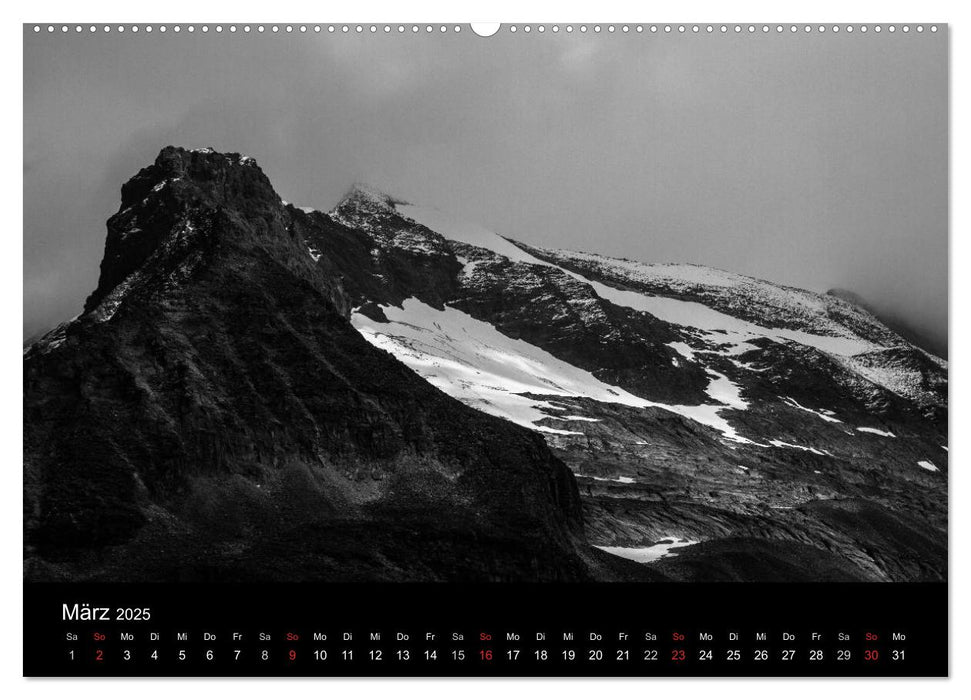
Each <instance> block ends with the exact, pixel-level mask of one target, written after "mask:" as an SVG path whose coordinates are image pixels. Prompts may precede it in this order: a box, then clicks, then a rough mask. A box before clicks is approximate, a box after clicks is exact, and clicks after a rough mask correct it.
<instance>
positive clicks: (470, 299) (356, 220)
mask: <svg viewBox="0 0 971 700" xmlns="http://www.w3.org/2000/svg"><path fill="white" fill-rule="evenodd" d="M946 397H947V368H946V363H944V362H943V361H942V360H940V359H939V358H936V357H934V356H933V355H930V354H928V353H926V352H924V351H922V350H920V349H919V348H917V347H915V346H914V345H912V344H911V343H909V342H908V341H906V340H904V339H903V338H902V337H900V336H899V335H898V334H897V333H895V332H894V331H892V330H891V329H889V328H887V327H886V326H885V325H883V324H882V323H881V322H880V321H879V320H877V319H876V318H875V317H874V316H872V315H871V314H870V313H868V312H867V311H865V310H863V309H861V308H859V307H857V306H855V305H853V304H851V303H848V302H846V301H843V300H841V299H837V298H835V297H833V296H826V295H817V294H813V293H810V292H804V291H802V290H796V289H792V288H788V287H782V286H779V285H774V284H771V283H768V282H764V281H761V280H754V279H751V278H747V277H742V276H740V275H734V274H732V273H727V272H723V271H720V270H713V269H710V268H701V267H697V266H689V265H647V264H642V263H636V262H632V261H626V260H614V259H609V258H603V257H600V256H596V255H588V254H581V253H570V252H564V251H556V250H540V249H536V248H531V247H529V246H527V245H524V244H520V243H516V242H514V241H510V240H507V239H504V238H502V237H500V236H497V235H496V234H494V233H492V232H490V231H487V230H484V229H482V228H480V227H477V226H474V225H470V224H466V223H463V222H456V221H453V220H451V219H449V217H447V216H446V215H444V214H442V213H441V212H438V211H436V210H433V209H427V208H423V207H419V206H415V205H411V204H407V203H405V202H401V201H397V200H395V199H394V198H392V197H389V196H387V195H384V194H382V193H380V192H375V191H372V190H369V189H367V188H364V187H356V188H354V189H353V190H352V191H351V192H350V193H349V194H348V196H347V197H346V198H345V199H344V200H343V201H342V202H341V203H340V204H339V205H338V206H337V207H336V208H335V209H334V210H333V211H332V212H330V213H324V212H319V211H315V210H312V209H299V208H296V207H293V206H291V205H287V204H285V203H283V202H281V201H280V199H279V197H278V196H277V195H276V193H275V192H274V191H273V189H272V187H271V185H270V183H269V182H268V181H267V179H266V177H265V176H264V175H263V173H262V171H260V169H259V168H258V167H257V165H256V164H255V163H254V162H253V161H252V160H251V159H248V158H245V157H241V156H239V155H236V154H219V153H214V152H212V151H209V150H202V151H186V150H183V149H176V148H167V149H165V150H163V151H162V153H161V154H160V155H159V158H158V159H157V161H156V163H155V164H154V165H152V166H150V167H148V168H145V169H144V170H142V171H141V172H140V173H139V174H138V175H136V176H135V177H134V178H132V180H130V181H129V182H128V183H127V184H126V185H125V186H124V188H123V189H122V204H121V210H120V211H119V212H118V213H117V214H115V215H114V216H113V217H112V218H111V219H110V220H109V222H108V238H107V242H106V249H105V257H104V261H103V262H102V269H101V278H100V280H99V284H98V287H97V289H96V290H95V291H94V292H93V293H92V295H91V296H90V297H89V299H88V301H87V303H86V305H85V311H84V313H83V314H82V315H81V316H80V317H79V318H78V319H76V320H74V321H72V322H69V323H67V324H64V325H62V326H61V327H59V328H57V329H55V330H54V331H52V332H51V333H50V334H48V335H47V336H45V337H44V338H42V339H41V340H40V341H38V342H37V343H35V344H33V345H32V346H30V347H29V348H28V349H27V351H26V352H25V464H26V474H25V518H26V523H27V525H26V529H27V531H26V549H27V552H26V556H27V565H26V573H27V576H28V577H31V578H37V579H52V578H54V579H56V578H92V579H105V580H115V579H140V578H141V579H144V578H152V579H240V580H249V579H289V580H295V579H314V580H374V579H376V580H583V579H599V580H622V579H624V580H626V579H640V580H660V579H675V580H876V581H888V580H940V579H944V578H946V541H947V540H946V527H947V522H946V514H947V451H946V445H947V435H946V421H947V403H946Z"/></svg>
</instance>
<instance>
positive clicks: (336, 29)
mask: <svg viewBox="0 0 971 700" xmlns="http://www.w3.org/2000/svg"><path fill="white" fill-rule="evenodd" d="M26 26H28V27H31V31H32V32H33V33H35V34H108V33H116V34H125V33H130V34H139V33H143V34H152V33H158V34H165V33H168V32H171V33H175V34H180V33H183V32H186V33H189V34H194V33H202V34H210V33H216V34H222V33H229V34H238V33H242V34H250V33H257V34H263V33H270V34H458V33H462V32H464V31H468V32H469V33H471V34H474V35H476V36H482V37H487V36H492V35H494V34H498V33H503V32H505V33H510V34H515V33H524V34H531V33H537V34H547V33H550V34H588V33H592V34H602V33H607V34H796V35H799V34H809V35H812V34H829V33H832V34H840V33H845V34H925V33H927V34H937V33H939V32H940V31H941V29H942V28H943V27H944V26H945V25H942V24H548V25H547V24H523V25H517V24H509V25H500V27H499V29H498V31H494V32H492V33H483V32H478V31H476V29H475V27H474V25H461V24H212V25H210V24H198V25H196V24H185V25H183V24H171V25H166V24H159V25H151V24H144V25H142V24H131V25H126V24H118V25H111V24H104V25H96V24H33V25H31V24H28V25H26Z"/></svg>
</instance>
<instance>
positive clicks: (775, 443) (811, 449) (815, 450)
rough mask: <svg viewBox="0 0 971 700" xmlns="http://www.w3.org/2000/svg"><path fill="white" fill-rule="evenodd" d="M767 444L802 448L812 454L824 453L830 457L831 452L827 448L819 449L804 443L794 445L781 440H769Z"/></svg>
mask: <svg viewBox="0 0 971 700" xmlns="http://www.w3.org/2000/svg"><path fill="white" fill-rule="evenodd" d="M769 444H770V445H772V446H773V447H787V448H789V449H792V450H802V451H803V452H812V453H813V454H814V455H820V456H822V455H826V456H827V457H832V456H833V454H832V453H831V452H829V451H828V450H819V449H816V448H815V447H805V446H804V445H794V444H793V443H791V442H783V441H782V440H769Z"/></svg>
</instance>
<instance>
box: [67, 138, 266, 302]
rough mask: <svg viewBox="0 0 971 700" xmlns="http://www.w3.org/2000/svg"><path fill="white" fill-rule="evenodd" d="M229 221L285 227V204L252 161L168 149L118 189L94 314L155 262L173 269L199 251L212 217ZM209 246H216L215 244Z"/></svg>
mask: <svg viewBox="0 0 971 700" xmlns="http://www.w3.org/2000/svg"><path fill="white" fill-rule="evenodd" d="M225 216H232V217H234V218H235V219H236V220H237V221H245V222H246V225H245V226H244V227H243V228H245V229H248V230H252V231H254V232H258V231H263V232H266V231H269V230H270V229H280V228H281V221H282V218H281V201H280V197H279V196H278V195H277V193H276V192H275V191H274V189H273V186H272V185H271V184H270V181H269V179H268V178H267V177H266V175H265V174H264V173H263V171H262V170H261V169H260V167H259V166H258V165H257V164H256V161H255V160H253V159H252V158H250V157H248V156H244V155H240V154H239V153H218V152H216V151H214V150H213V149H211V148H201V149H185V148H180V147H176V146H167V147H165V148H163V149H162V150H161V151H160V152H159V154H158V157H157V158H156V159H155V162H154V163H153V164H152V165H149V166H148V167H145V168H142V169H141V170H140V171H139V172H138V173H137V174H136V175H134V176H133V177H132V178H131V179H130V180H129V181H128V182H126V183H125V184H124V185H123V186H122V188H121V206H120V208H119V210H118V212H117V213H116V214H115V215H114V216H112V217H111V218H110V219H108V223H107V228H108V235H107V237H106V239H105V253H104V258H103V259H102V262H101V274H100V277H99V280H98V286H97V288H96V289H95V290H94V292H93V293H92V294H91V296H89V297H88V299H87V302H86V303H85V307H84V311H85V313H89V312H92V311H94V310H95V309H97V308H98V307H99V305H101V304H102V303H103V302H104V301H105V299H106V298H107V297H108V296H109V295H111V294H112V292H113V291H114V290H116V289H118V287H119V286H120V285H122V283H123V282H125V281H126V280H127V279H128V278H129V277H130V276H131V275H132V274H133V273H134V272H136V271H137V270H140V269H141V268H142V267H143V266H145V265H146V264H148V263H149V262H150V261H152V262H154V263H155V266H156V267H159V266H161V267H168V268H169V270H168V271H169V272H171V271H172V269H174V267H175V266H178V265H179V264H180V263H181V262H182V261H184V259H185V257H186V255H187V254H188V252H189V251H190V249H191V250H193V251H197V250H198V246H197V245H194V244H196V243H199V242H200V241H199V239H200V235H203V236H204V235H205V231H211V226H210V224H211V222H212V220H213V219H214V218H218V217H225ZM210 242H211V241H210Z"/></svg>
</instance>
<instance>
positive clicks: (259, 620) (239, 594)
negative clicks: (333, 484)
mask: <svg viewBox="0 0 971 700" xmlns="http://www.w3.org/2000/svg"><path fill="white" fill-rule="evenodd" d="M24 597H25V610H24V628H25V657H24V658H25V660H24V674H25V675H27V676H322V677H326V676H330V677H342V676H496V677H501V676H537V675H538V676H647V677H649V676H945V675H947V673H948V662H947V659H948V655H947V623H946V620H947V585H946V584H942V583H926V584H924V583H907V584H818V583H817V584H782V583H780V584H657V583H654V584H555V585H550V584H546V585H529V584H505V583H494V584H344V583H326V584H323V583H322V584H310V583H303V584H292V583H291V584H181V585H158V584H54V583H52V584H26V585H25V596H24Z"/></svg>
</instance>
